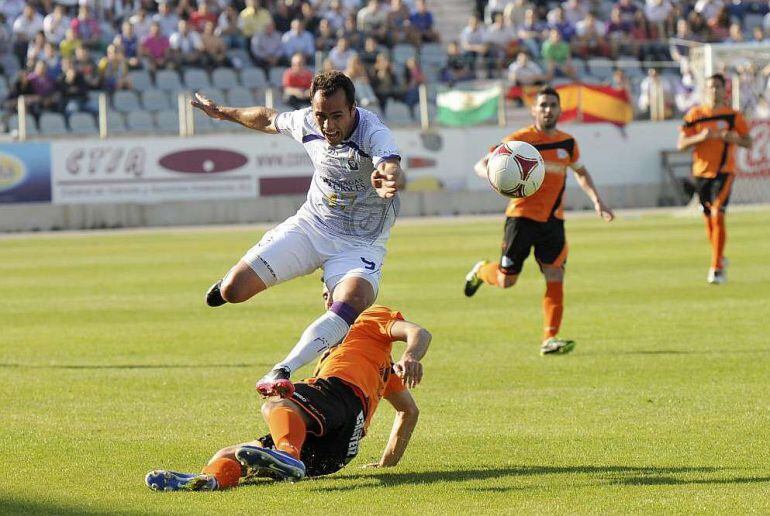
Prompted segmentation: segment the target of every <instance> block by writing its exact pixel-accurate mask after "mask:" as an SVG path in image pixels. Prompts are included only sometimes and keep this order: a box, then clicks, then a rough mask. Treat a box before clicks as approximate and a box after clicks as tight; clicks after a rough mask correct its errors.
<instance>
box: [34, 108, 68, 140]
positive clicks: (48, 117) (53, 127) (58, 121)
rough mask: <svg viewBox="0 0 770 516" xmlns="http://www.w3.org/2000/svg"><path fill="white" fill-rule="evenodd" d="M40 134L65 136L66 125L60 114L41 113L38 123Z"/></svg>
mask: <svg viewBox="0 0 770 516" xmlns="http://www.w3.org/2000/svg"><path fill="white" fill-rule="evenodd" d="M38 125H39V128H40V134H44V135H62V134H67V124H66V123H65V121H64V115H62V114H61V113H43V114H42V115H40V120H39V121H38Z"/></svg>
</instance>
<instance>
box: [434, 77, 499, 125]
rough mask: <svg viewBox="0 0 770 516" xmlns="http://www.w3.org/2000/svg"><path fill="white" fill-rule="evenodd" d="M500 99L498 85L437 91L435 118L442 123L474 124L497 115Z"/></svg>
mask: <svg viewBox="0 0 770 516" xmlns="http://www.w3.org/2000/svg"><path fill="white" fill-rule="evenodd" d="M501 101H502V90H501V88H500V87H499V86H495V87H493V88H488V89H485V90H475V91H462V90H452V91H447V92H445V93H439V94H438V97H437V98H436V106H437V107H438V113H437V117H436V118H437V119H438V122H439V123H440V124H444V125H455V126H461V125H475V124H479V123H481V122H484V121H485V120H488V119H490V118H492V117H494V116H496V115H497V107H498V102H501Z"/></svg>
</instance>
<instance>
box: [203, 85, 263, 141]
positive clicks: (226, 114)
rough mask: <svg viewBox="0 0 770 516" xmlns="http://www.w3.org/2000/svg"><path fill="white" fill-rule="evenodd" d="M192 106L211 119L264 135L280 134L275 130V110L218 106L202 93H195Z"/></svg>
mask: <svg viewBox="0 0 770 516" xmlns="http://www.w3.org/2000/svg"><path fill="white" fill-rule="evenodd" d="M190 104H192V106H193V107H195V108H198V109H200V110H201V111H203V112H204V113H206V114H207V115H208V116H210V117H211V118H215V119H217V120H227V121H230V122H235V123H238V124H241V125H242V126H244V127H248V128H249V129H254V130H255V131H259V132H262V133H267V134H278V129H276V128H275V116H276V115H277V114H278V112H277V111H276V110H275V109H270V108H266V107H263V106H256V107H249V108H234V107H226V106H218V105H217V104H216V103H215V102H214V101H213V100H211V99H209V98H207V97H206V96H205V95H202V94H200V93H195V95H194V96H193V99H192V100H191V101H190Z"/></svg>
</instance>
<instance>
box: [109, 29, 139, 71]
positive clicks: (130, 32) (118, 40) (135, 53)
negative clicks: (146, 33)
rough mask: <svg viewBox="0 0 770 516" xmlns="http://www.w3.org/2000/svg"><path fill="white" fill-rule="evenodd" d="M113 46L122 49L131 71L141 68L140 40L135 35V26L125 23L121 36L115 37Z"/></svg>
mask: <svg viewBox="0 0 770 516" xmlns="http://www.w3.org/2000/svg"><path fill="white" fill-rule="evenodd" d="M112 44H113V45H115V46H117V47H120V49H121V50H122V51H123V55H124V56H125V58H126V64H128V67H129V68H131V69H136V68H141V66H142V64H141V63H140V62H139V38H137V37H136V34H134V26H133V25H131V24H130V23H129V22H127V21H125V22H123V24H122V25H121V26H120V34H118V35H117V36H115V39H114V40H112Z"/></svg>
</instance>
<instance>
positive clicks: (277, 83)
mask: <svg viewBox="0 0 770 516" xmlns="http://www.w3.org/2000/svg"><path fill="white" fill-rule="evenodd" d="M285 71H286V68H284V67H283V66H274V67H273V68H271V69H270V77H269V82H270V85H271V86H273V87H275V88H280V87H281V85H282V84H283V72H285Z"/></svg>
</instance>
